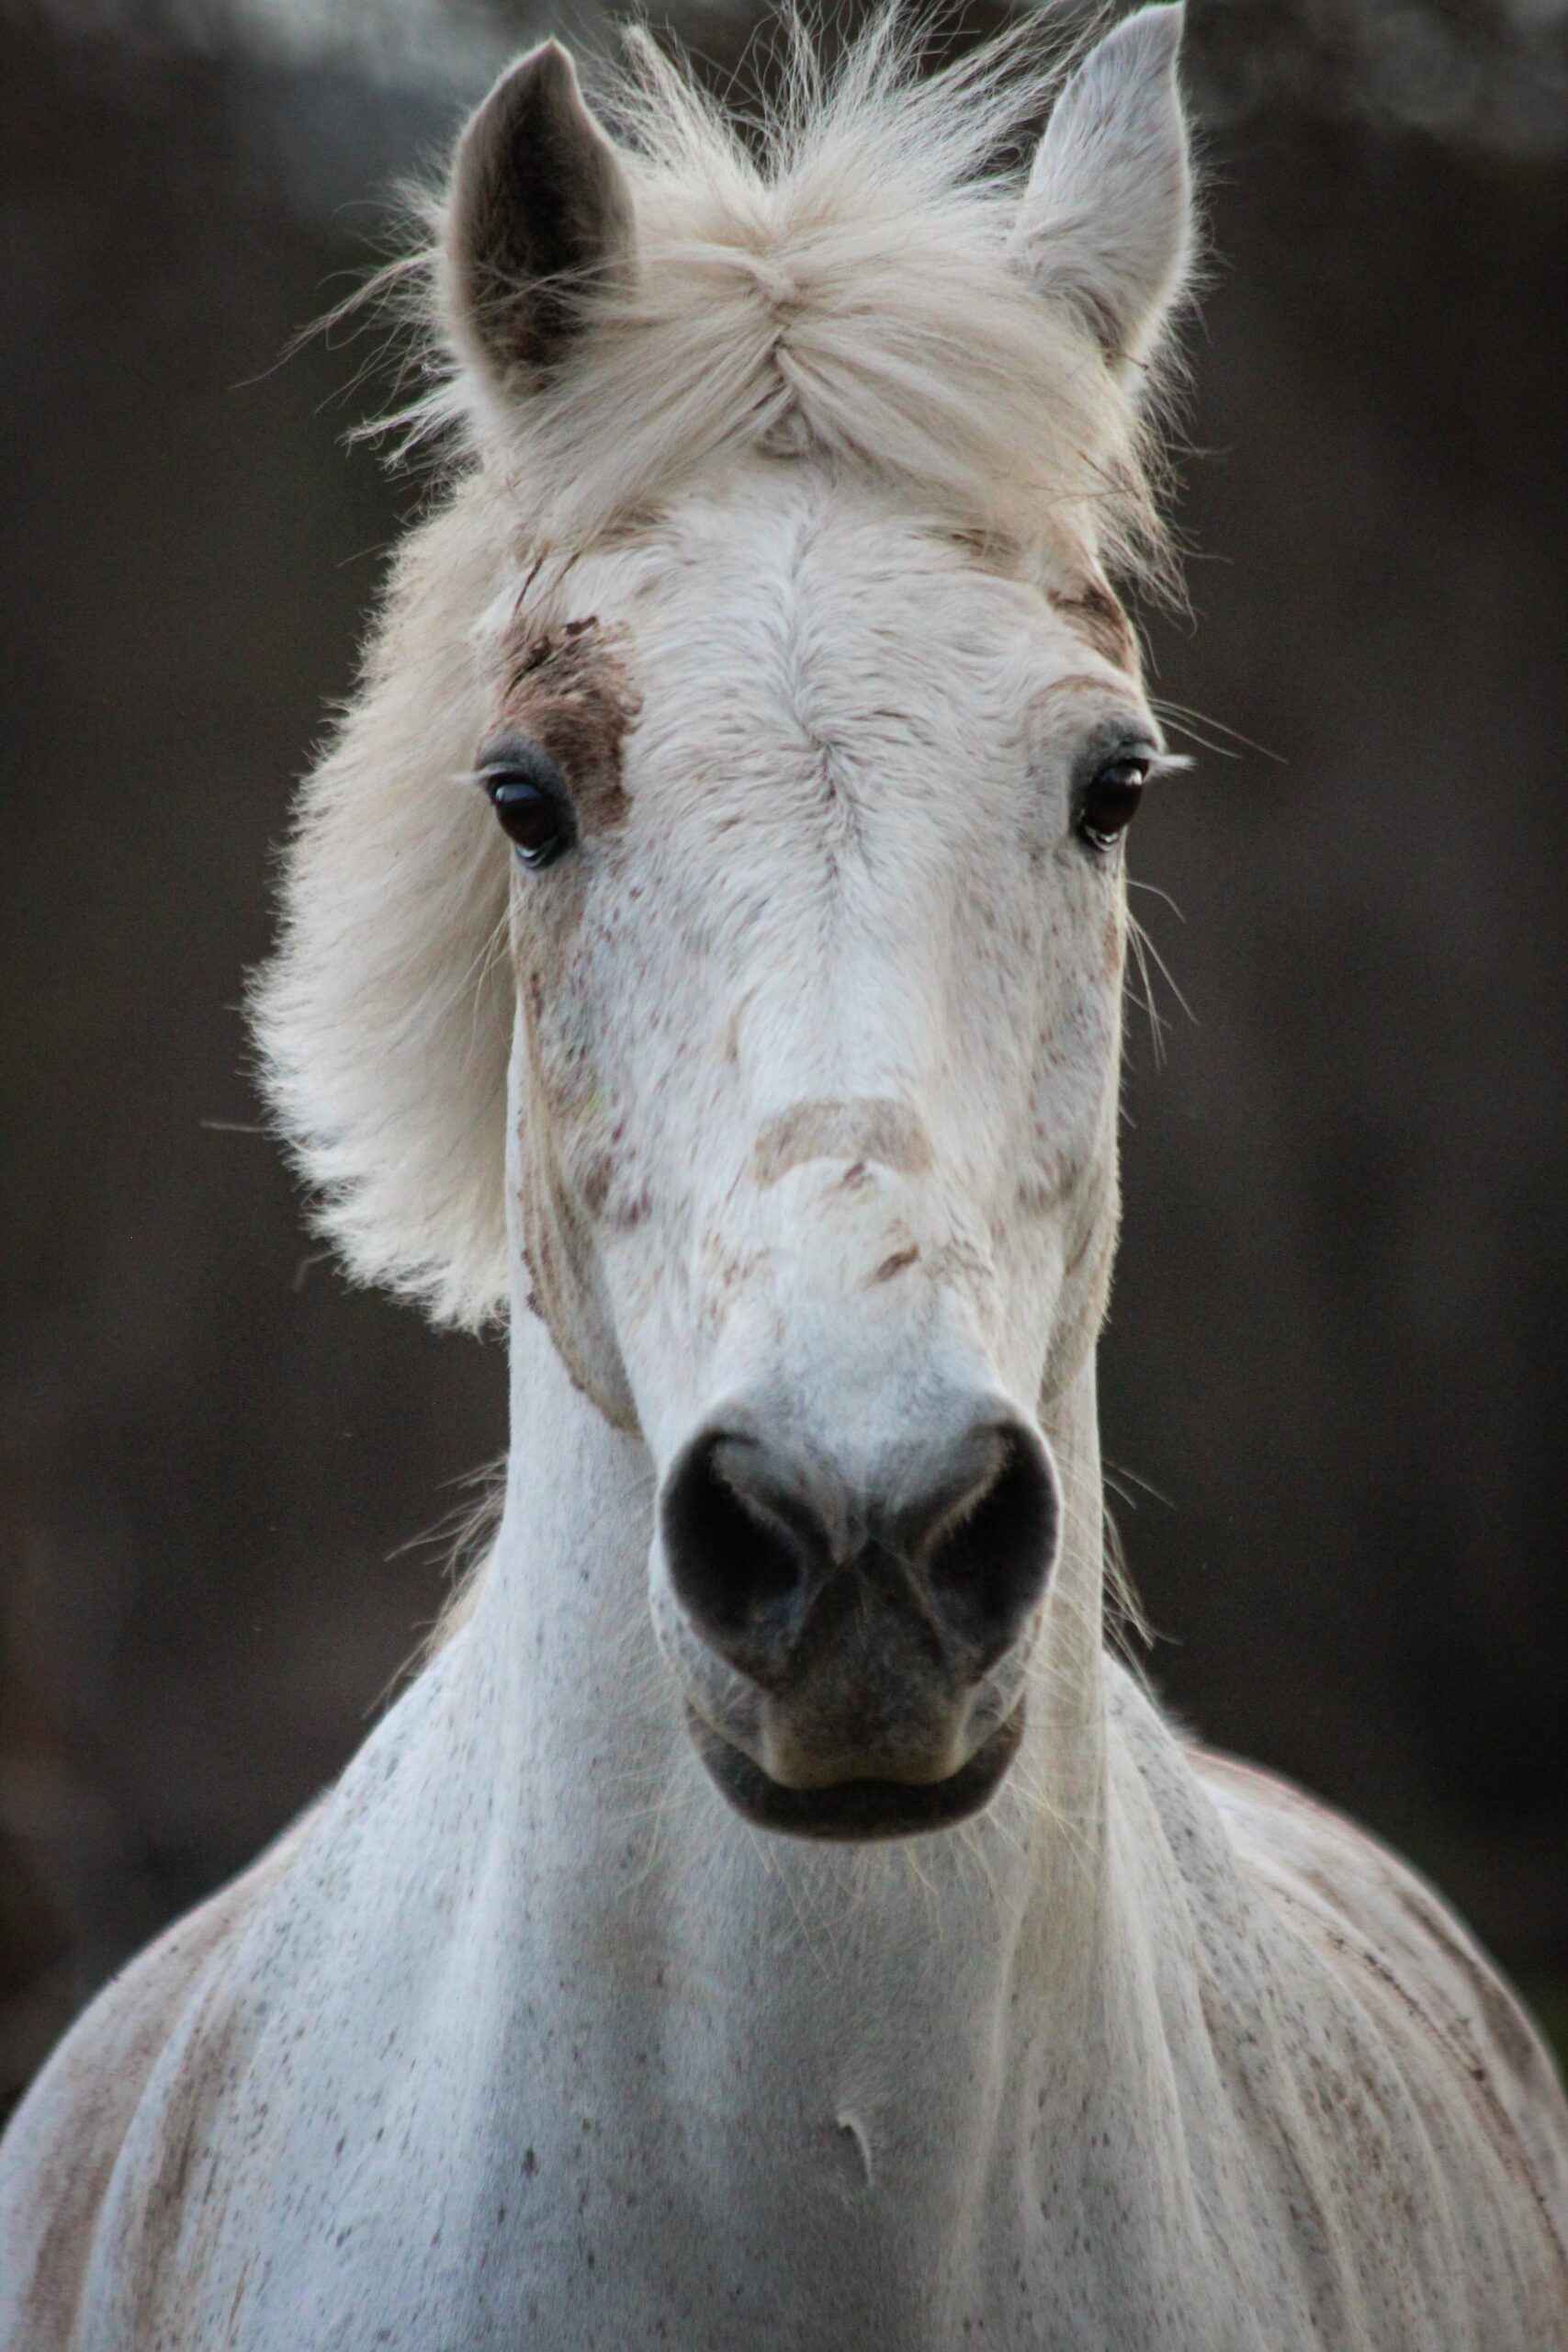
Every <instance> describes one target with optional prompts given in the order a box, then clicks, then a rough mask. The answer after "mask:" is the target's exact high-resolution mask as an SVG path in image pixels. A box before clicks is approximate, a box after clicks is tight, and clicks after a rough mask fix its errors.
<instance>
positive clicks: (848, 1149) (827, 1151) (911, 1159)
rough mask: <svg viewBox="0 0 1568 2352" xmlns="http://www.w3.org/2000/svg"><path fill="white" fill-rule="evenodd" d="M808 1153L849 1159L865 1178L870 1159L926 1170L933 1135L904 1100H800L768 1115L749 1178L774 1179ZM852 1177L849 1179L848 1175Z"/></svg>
mask: <svg viewBox="0 0 1568 2352" xmlns="http://www.w3.org/2000/svg"><path fill="white" fill-rule="evenodd" d="M808 1159H849V1160H853V1161H854V1162H855V1163H856V1167H855V1169H853V1170H852V1171H851V1173H852V1174H857V1175H858V1176H859V1177H860V1178H863V1176H864V1172H865V1167H866V1164H867V1163H868V1162H874V1163H875V1164H876V1165H877V1166H878V1167H882V1168H891V1169H895V1170H897V1173H898V1174H899V1175H901V1176H923V1175H924V1174H925V1172H926V1170H927V1169H928V1168H930V1166H931V1139H930V1137H929V1136H927V1134H926V1131H925V1129H924V1127H923V1126H922V1125H920V1122H919V1119H918V1118H917V1117H916V1116H915V1114H914V1113H913V1112H912V1111H908V1110H906V1109H905V1107H904V1105H903V1104H902V1103H893V1102H888V1101H885V1100H883V1099H881V1098H880V1097H877V1096H874V1095H862V1096H859V1097H856V1098H854V1099H852V1100H851V1101H847V1102H840V1103H831V1102H828V1103H795V1106H794V1107H793V1109H791V1110H788V1111H784V1112H781V1113H780V1114H779V1116H778V1117H777V1118H775V1119H770V1120H769V1121H768V1124H767V1125H766V1126H765V1127H764V1128H763V1129H762V1132H761V1135H760V1136H758V1137H757V1141H756V1145H755V1147H754V1148H753V1150H752V1153H751V1179H752V1182H754V1183H756V1184H760V1185H762V1186H766V1185H769V1184H776V1183H777V1182H778V1181H779V1179H780V1177H781V1176H785V1175H787V1174H788V1172H789V1170H791V1169H792V1168H798V1167H800V1166H801V1164H802V1162H803V1161H805V1160H808ZM845 1181H846V1182H848V1179H847V1178H846V1180H845Z"/></svg>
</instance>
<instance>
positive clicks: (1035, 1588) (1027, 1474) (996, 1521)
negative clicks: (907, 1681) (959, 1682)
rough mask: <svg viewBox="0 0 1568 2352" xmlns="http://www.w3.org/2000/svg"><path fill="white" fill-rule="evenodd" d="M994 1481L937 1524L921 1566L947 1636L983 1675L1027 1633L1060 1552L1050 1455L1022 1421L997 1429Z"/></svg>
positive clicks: (998, 1425)
mask: <svg viewBox="0 0 1568 2352" xmlns="http://www.w3.org/2000/svg"><path fill="white" fill-rule="evenodd" d="M990 1435H991V1437H992V1439H993V1441H994V1442H995V1444H996V1448H997V1453H996V1459H995V1464H994V1467H993V1468H992V1470H991V1473H990V1476H989V1478H988V1479H987V1481H986V1482H985V1483H984V1484H981V1485H978V1486H977V1487H976V1488H974V1489H973V1490H972V1491H971V1492H970V1494H969V1495H968V1496H966V1497H965V1498H964V1501H963V1503H962V1504H961V1505H960V1508H959V1510H958V1511H957V1512H956V1513H955V1514H953V1515H951V1516H949V1517H947V1519H946V1521H945V1524H942V1522H941V1521H939V1522H938V1532H937V1534H936V1538H935V1541H934V1543H932V1544H931V1549H930V1550H929V1551H928V1552H927V1553H926V1554H925V1555H924V1557H923V1559H922V1560H921V1562H920V1567H921V1570H922V1573H923V1575H924V1577H925V1581H926V1584H927V1588H928V1589H929V1590H930V1593H931V1600H932V1604H933V1606H934V1607H935V1609H936V1611H937V1613H938V1615H939V1616H940V1618H941V1620H942V1625H943V1627H944V1629H945V1631H946V1632H947V1633H948V1634H949V1635H950V1637H951V1638H953V1640H954V1641H955V1642H957V1643H958V1644H959V1645H961V1646H962V1647H964V1648H965V1649H967V1650H969V1651H970V1652H971V1653H972V1654H973V1655H974V1656H975V1657H976V1664H977V1667H978V1668H980V1669H982V1670H983V1668H985V1667H986V1666H988V1665H990V1664H991V1663H992V1661H993V1660H994V1659H996V1658H998V1657H1000V1656H1001V1654H1002V1652H1003V1651H1004V1650H1005V1649H1006V1648H1007V1647H1008V1645H1009V1644H1010V1643H1011V1642H1013V1641H1015V1640H1016V1639H1017V1637H1018V1635H1019V1634H1021V1632H1022V1630H1023V1626H1024V1623H1025V1622H1026V1621H1027V1619H1028V1616H1029V1613H1030V1611H1031V1610H1032V1609H1033V1607H1034V1606H1035V1603H1036V1602H1037V1601H1038V1600H1039V1599H1040V1596H1041V1594H1042V1593H1043V1591H1044V1589H1045V1579H1046V1577H1047V1575H1048V1573H1049V1571H1050V1567H1051V1562H1052V1559H1053V1556H1054V1555H1055V1548H1056V1522H1057V1507H1056V1492H1055V1485H1054V1483H1053V1481H1052V1476H1051V1472H1050V1469H1049V1467H1048V1465H1047V1463H1046V1458H1045V1453H1044V1449H1043V1446H1042V1445H1041V1443H1040V1441H1039V1439H1038V1438H1036V1437H1035V1436H1034V1435H1033V1434H1032V1431H1030V1430H1026V1429H1025V1428H1023V1427H1022V1425H1021V1423H1018V1422H1004V1423H1000V1424H997V1425H994V1426H993V1429H992V1430H991V1431H990Z"/></svg>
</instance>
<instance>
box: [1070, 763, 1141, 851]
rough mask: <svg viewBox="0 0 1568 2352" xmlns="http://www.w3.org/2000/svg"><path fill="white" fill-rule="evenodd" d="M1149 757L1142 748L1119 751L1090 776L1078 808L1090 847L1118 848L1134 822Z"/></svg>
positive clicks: (1082, 833) (1082, 832)
mask: <svg viewBox="0 0 1568 2352" xmlns="http://www.w3.org/2000/svg"><path fill="white" fill-rule="evenodd" d="M1148 774H1149V761H1148V758H1147V755H1146V754H1145V753H1144V752H1118V753H1117V755H1116V757H1115V758H1114V759H1113V760H1107V761H1106V762H1105V763H1104V764H1103V766H1101V767H1098V768H1097V769H1096V770H1095V772H1094V774H1093V775H1091V776H1090V778H1089V784H1088V786H1087V787H1086V788H1085V791H1084V797H1083V805H1082V807H1081V808H1080V809H1079V810H1078V834H1079V837H1080V839H1082V840H1084V841H1086V842H1088V843H1089V847H1090V849H1100V850H1108V849H1114V848H1115V846H1116V844H1117V842H1119V841H1120V840H1121V838H1122V834H1123V833H1124V832H1125V831H1126V830H1127V827H1128V826H1129V825H1130V824H1131V823H1132V821H1133V819H1134V814H1135V813H1136V810H1137V806H1138V803H1139V801H1140V800H1141V799H1142V797H1143V792H1144V786H1145V783H1146V782H1147V780H1148Z"/></svg>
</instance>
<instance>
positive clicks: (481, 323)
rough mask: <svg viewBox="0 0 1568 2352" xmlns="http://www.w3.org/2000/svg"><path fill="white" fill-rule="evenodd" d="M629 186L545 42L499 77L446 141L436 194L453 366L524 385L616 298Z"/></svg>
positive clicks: (561, 53) (628, 254) (624, 255)
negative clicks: (447, 163) (466, 365)
mask: <svg viewBox="0 0 1568 2352" xmlns="http://www.w3.org/2000/svg"><path fill="white" fill-rule="evenodd" d="M633 250H634V236H633V213H632V197H631V188H630V185H629V183H628V181H627V178H626V170H625V167H624V165H623V164H622V163H621V159H620V157H619V155H618V154H617V153H616V152H615V148H614V147H613V146H612V145H611V143H610V141H609V140H608V139H607V138H606V137H605V135H604V131H603V130H600V128H599V125H598V124H597V123H596V122H595V121H594V119H593V117H592V114H590V112H589V110H588V107H587V106H586V104H585V102H584V100H583V96H582V92H581V88H580V87H579V85H578V80H577V69H576V67H575V66H574V65H573V63H572V62H571V59H570V56H569V55H568V53H567V51H565V50H564V49H563V48H562V47H561V45H560V43H559V42H558V41H554V40H547V41H545V42H543V43H542V44H541V46H540V47H539V48H537V49H536V50H532V51H530V52H529V54H528V55H527V56H526V57H525V58H522V59H520V60H519V61H518V62H517V63H516V64H515V65H513V66H512V67H510V68H509V70H508V71H507V72H506V73H504V74H502V77H501V79H500V81H499V82H497V84H496V85H495V87H494V88H493V89H492V90H491V94H490V96H489V97H488V98H486V99H485V100H484V102H483V104H482V105H481V106H480V107H479V109H478V111H477V112H476V113H475V114H474V115H473V116H472V117H471V118H470V119H469V120H468V124H467V126H466V128H465V129H464V130H463V133H462V135H461V137H460V138H459V140H458V141H457V154H456V157H455V158H454V161H453V165H452V177H451V183H450V187H449V188H448V192H447V199H446V236H445V248H444V253H443V278H444V290H445V294H446V314H447V320H448V323H449V325H450V327H451V331H452V334H453V337H454V339H455V341H456V342H457V345H458V346H459V349H460V350H461V351H462V352H463V355H464V356H465V357H468V358H469V359H474V360H478V361H479V364H480V365H481V366H484V367H486V368H488V369H489V370H490V371H491V373H493V374H494V375H496V376H498V377H499V378H500V379H502V382H503V383H505V384H518V385H520V386H522V387H524V388H526V387H527V386H529V385H531V384H533V383H535V382H536V381H537V380H538V379H539V377H540V376H541V375H542V374H544V373H545V372H546V371H547V370H548V368H550V367H551V365H552V364H553V363H554V362H555V361H557V360H558V359H559V358H560V357H561V356H563V354H564V353H565V352H566V351H567V350H568V349H569V348H570V345H571V343H572V342H573V340H574V339H575V338H576V337H577V336H578V335H579V334H581V332H582V329H583V328H584V327H585V326H586V325H587V323H588V322H589V320H590V318H591V317H592V310H593V303H594V298H595V296H596V295H598V294H600V293H602V292H605V291H608V290H611V289H612V288H616V287H619V286H623V285H625V284H626V281H627V280H628V278H629V277H630V275H631V269H632V257H633Z"/></svg>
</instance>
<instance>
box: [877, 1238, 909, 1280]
mask: <svg viewBox="0 0 1568 2352" xmlns="http://www.w3.org/2000/svg"><path fill="white" fill-rule="evenodd" d="M919 1257H920V1253H919V1250H918V1249H917V1248H916V1247H915V1245H914V1243H913V1242H911V1243H910V1244H909V1246H908V1249H907V1250H893V1251H892V1252H891V1254H890V1255H889V1256H887V1257H886V1258H884V1260H883V1261H882V1263H881V1265H880V1266H878V1268H877V1270H876V1272H875V1273H874V1274H873V1276H872V1278H871V1279H872V1281H873V1282H874V1283H890V1282H891V1281H892V1280H893V1278H894V1276H895V1275H896V1274H901V1273H903V1272H906V1271H907V1269H908V1268H909V1267H910V1266H914V1265H918V1264H919Z"/></svg>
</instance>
